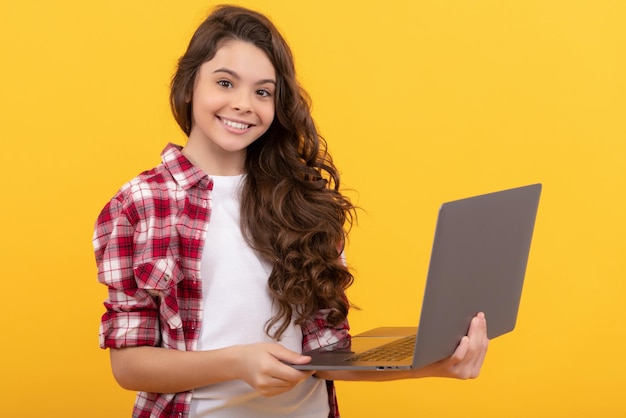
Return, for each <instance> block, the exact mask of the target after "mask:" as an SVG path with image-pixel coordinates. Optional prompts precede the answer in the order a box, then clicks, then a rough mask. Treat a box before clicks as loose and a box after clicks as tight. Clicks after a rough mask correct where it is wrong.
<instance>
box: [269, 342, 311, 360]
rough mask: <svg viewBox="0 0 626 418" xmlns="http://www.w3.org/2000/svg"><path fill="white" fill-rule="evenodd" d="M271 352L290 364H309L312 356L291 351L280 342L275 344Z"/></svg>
mask: <svg viewBox="0 0 626 418" xmlns="http://www.w3.org/2000/svg"><path fill="white" fill-rule="evenodd" d="M270 354H271V355H273V356H274V357H276V358H277V359H278V360H280V361H283V362H285V363H290V364H307V363H309V362H310V361H311V357H309V356H305V355H302V354H300V353H297V352H295V351H291V350H289V349H287V348H285V347H283V346H282V345H280V344H275V345H273V346H272V348H271V349H270Z"/></svg>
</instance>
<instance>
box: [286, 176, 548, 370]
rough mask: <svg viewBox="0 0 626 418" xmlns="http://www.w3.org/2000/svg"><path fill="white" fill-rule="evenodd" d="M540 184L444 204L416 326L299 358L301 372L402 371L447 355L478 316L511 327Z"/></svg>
mask: <svg viewBox="0 0 626 418" xmlns="http://www.w3.org/2000/svg"><path fill="white" fill-rule="evenodd" d="M540 194H541V184H533V185H529V186H524V187H519V188H515V189H510V190H504V191H499V192H495V193H490V194H485V195H481V196H475V197H470V198H467V199H461V200H456V201H453V202H448V203H444V204H443V205H442V206H441V209H440V211H439V217H438V220H437V227H436V231H435V239H434V243H433V248H432V253H431V258H430V266H429V269H428V277H427V280H426V289H425V291H424V297H423V302H422V312H421V315H420V320H419V326H418V327H385V328H376V329H373V330H370V331H367V332H364V333H361V334H358V335H356V336H353V337H352V338H350V339H346V340H344V341H341V342H339V343H337V344H333V345H330V346H327V347H323V348H320V349H318V350H314V351H311V352H307V353H305V354H307V355H310V356H311V357H312V361H311V363H309V364H305V365H294V367H295V368H297V369H300V370H344V369H350V370H402V369H411V368H419V367H422V366H425V365H427V364H430V363H433V362H435V361H438V360H441V359H443V358H446V357H448V356H450V355H451V354H452V353H453V352H454V350H455V349H456V347H457V345H458V344H459V342H460V340H461V338H462V337H463V336H464V335H466V334H467V331H468V329H469V324H470V321H471V319H472V317H474V316H475V315H476V314H477V313H478V312H484V313H485V316H486V318H487V336H488V337H489V338H490V339H493V338H495V337H498V336H500V335H502V334H505V333H507V332H510V331H512V330H513V328H515V323H516V320H517V312H518V308H519V303H520V297H521V293H522V284H523V282H524V275H525V273H526V264H527V261H528V254H529V251H530V243H531V238H532V235H533V229H534V225H535V217H536V214H537V207H538V205H539V196H540Z"/></svg>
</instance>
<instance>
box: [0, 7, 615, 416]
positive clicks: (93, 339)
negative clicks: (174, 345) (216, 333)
mask: <svg viewBox="0 0 626 418" xmlns="http://www.w3.org/2000/svg"><path fill="white" fill-rule="evenodd" d="M239 3H240V4H243V5H247V6H251V7H254V8H257V9H259V10H261V11H263V12H265V13H267V14H268V15H269V16H270V17H271V18H272V19H273V20H274V21H275V22H276V24H277V26H278V27H279V28H280V29H281V30H282V32H283V33H284V34H285V36H286V38H287V39H288V41H289V42H290V44H291V46H292V48H293V50H294V53H295V56H296V60H297V61H296V64H297V67H298V70H299V74H300V79H301V81H302V82H303V84H304V85H305V87H306V88H307V89H308V91H309V92H310V93H311V95H312V97H313V103H314V115H315V117H316V121H317V123H318V125H319V127H320V130H321V132H322V133H323V134H324V135H325V137H326V138H327V139H328V141H329V143H330V146H331V151H332V152H333V153H334V156H335V160H336V162H337V164H338V165H339V166H340V169H341V170H342V173H343V182H344V185H345V186H346V187H348V188H351V189H354V190H355V191H354V192H350V195H351V196H352V197H353V198H354V200H355V201H356V202H357V203H358V204H359V205H360V206H362V207H363V208H364V211H362V212H361V214H360V224H359V226H358V227H357V228H356V229H355V230H354V232H353V235H352V239H351V242H350V245H349V248H348V257H349V261H350V263H351V264H352V265H353V266H354V268H355V273H356V277H357V279H356V284H355V285H354V287H353V288H352V289H351V291H350V297H351V299H352V300H353V302H354V303H356V304H357V305H359V306H360V307H361V308H362V310H361V311H354V312H353V313H352V314H351V323H352V328H353V330H354V331H355V332H358V331H362V330H364V329H366V328H368V327H370V326H375V325H380V324H388V323H394V324H397V325H411V324H414V323H415V322H416V320H417V316H418V315H419V308H420V303H421V293H422V289H423V285H424V277H425V275H426V269H427V263H428V257H429V252H430V245H431V243H432V236H433V232H434V223H435V217H436V213H437V209H438V207H439V205H440V203H441V202H443V201H446V200H452V199H456V198H461V197H465V196H469V195H473V194H478V193H484V192H490V191H493V190H497V189H501V188H508V187H514V186H519V185H523V184H528V183H534V182H542V183H543V184H544V191H543V196H542V200H541V204H540V210H539V215H538V219H537V226H536V230H535V235H534V240H533V246H532V250H531V257H530V261H529V265H528V271H527V276H526V279H527V281H526V284H525V287H524V294H523V297H522V305H521V308H520V313H519V320H518V326H517V328H516V330H515V331H514V332H513V333H511V334H508V335H506V336H503V337H501V338H499V339H496V340H494V341H493V342H492V344H491V346H490V350H489V355H488V358H487V361H486V364H485V367H484V369H483V374H482V376H481V377H480V378H479V379H478V380H475V381H467V382H460V381H451V380H441V379H424V380H419V381H403V382H393V383H383V384H375V383H339V385H338V390H339V395H340V405H341V408H342V411H343V415H344V416H345V417H370V416H371V417H374V416H377V417H378V416H397V417H413V416H422V417H452V416H464V417H618V416H626V406H625V403H624V398H623V395H624V388H625V387H626V378H625V375H626V360H625V358H626V356H625V355H624V353H625V348H624V347H625V346H626V336H625V335H626V333H625V327H624V324H625V322H626V308H625V306H626V304H625V302H624V296H625V293H626V284H625V279H624V267H625V262H624V260H625V258H626V257H625V256H626V221H624V214H625V213H626V198H625V197H624V192H625V190H624V185H625V182H626V168H625V164H624V159H625V157H626V123H625V116H626V103H625V100H626V99H625V98H626V82H625V77H624V75H625V74H626V25H625V24H624V22H625V21H626V2H623V1H620V0H614V1H609V0H585V1H583V0H578V1H577V0H554V1H549V0H524V1H521V0H520V1H513V0H511V1H498V0H490V1H484V0H474V1H466V0H456V1H444V0H428V1H425V0H419V1H409V0H407V1H393V0H388V1H380V2H363V1H337V0H332V1H331V0H315V1H313V0H312V1H292V0H276V1H269V0H268V1H261V0H254V1H253V0H250V1H241V2H239ZM213 4H214V3H212V2H211V1H200V0H194V1H176V2H175V1H169V0H158V1H155V0H151V1H147V0H133V1H126V0H111V1H98V2H95V1H88V0H80V1H79V0H58V1H43V0H40V1H17V0H13V1H9V0H2V1H1V2H0V52H1V55H0V56H1V60H2V62H1V67H0V71H1V73H0V74H1V81H2V93H1V98H2V100H1V101H0V119H1V121H2V122H1V123H0V138H1V139H2V151H3V153H2V162H1V164H0V170H1V175H2V184H3V187H2V193H3V197H2V205H0V207H1V209H0V211H1V212H0V223H1V224H0V231H2V232H1V234H2V240H1V244H0V245H1V247H0V257H1V263H0V265H1V266H2V272H1V273H0V277H1V278H2V292H1V296H0V300H1V302H0V318H1V319H2V329H1V331H0V335H1V336H0V338H1V339H2V341H1V343H0V353H1V355H0V375H1V378H0V397H1V398H2V406H1V407H0V410H1V412H0V415H2V416H6V417H12V418H18V417H56V416H58V417H61V416H63V417H90V418H97V417H114V416H117V417H122V416H130V412H129V411H130V409H131V404H132V401H133V398H134V395H133V394H132V393H129V392H125V391H123V390H122V389H120V388H118V386H117V385H116V383H115V382H114V380H113V379H112V377H111V373H110V370H109V364H108V353H107V352H105V351H102V350H100V349H99V348H98V338H97V331H98V323H99V316H100V315H101V314H102V312H103V308H102V301H103V299H104V298H105V294H106V292H105V289H104V287H102V286H101V285H99V284H97V282H96V270H95V263H94V260H93V255H92V250H91V233H92V227H93V223H94V221H95V218H96V216H97V214H98V212H99V211H100V209H101V208H102V206H103V205H104V204H105V203H106V201H107V200H108V199H109V198H110V197H111V196H112V194H113V193H114V192H115V191H116V190H117V188H118V187H119V186H121V184H122V183H123V182H125V181H127V180H128V179H130V178H131V177H133V176H134V175H135V174H137V173H138V172H139V171H142V170H144V169H147V168H150V167H152V166H154V165H155V164H157V163H158V162H159V157H158V155H159V152H160V151H161V149H162V148H163V147H164V145H165V144H166V142H168V141H173V142H178V143H183V137H182V135H181V134H180V133H179V131H178V129H177V127H176V126H175V124H174V122H173V119H172V117H171V116H170V113H169V108H168V101H167V95H168V83H169V78H170V76H171V74H172V71H173V68H174V65H175V62H176V59H177V58H178V57H179V56H180V55H181V54H182V53H183V51H184V49H185V47H186V44H187V42H188V40H189V37H190V36H191V34H192V32H193V31H194V29H195V27H196V26H197V25H198V24H199V23H200V21H201V20H202V19H203V17H204V16H205V13H206V11H207V10H209V9H210V7H211V6H212V5H213ZM390 295H394V296H393V297H391V298H386V296H390ZM416 295H420V296H417V297H416Z"/></svg>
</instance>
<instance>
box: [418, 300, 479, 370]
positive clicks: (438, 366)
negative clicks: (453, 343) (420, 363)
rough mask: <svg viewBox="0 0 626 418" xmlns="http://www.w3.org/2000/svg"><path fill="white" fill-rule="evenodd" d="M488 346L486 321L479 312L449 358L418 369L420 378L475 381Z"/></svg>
mask: <svg viewBox="0 0 626 418" xmlns="http://www.w3.org/2000/svg"><path fill="white" fill-rule="evenodd" d="M488 346H489V339H488V338H487V321H486V319H485V314H484V313H482V312H481V313H479V314H478V315H476V316H475V317H474V318H472V322H471V324H470V328H469V331H468V333H467V335H466V336H465V337H463V338H462V339H461V342H460V343H459V345H458V347H457V348H456V350H455V351H454V353H453V354H452V355H451V356H450V357H448V358H446V359H443V360H441V361H438V362H436V363H433V364H431V365H428V366H426V367H424V368H422V369H419V373H420V375H422V376H432V377H451V378H456V379H475V378H477V377H478V375H479V374H480V370H481V368H482V365H483V361H484V360H485V355H486V354H487V348H488Z"/></svg>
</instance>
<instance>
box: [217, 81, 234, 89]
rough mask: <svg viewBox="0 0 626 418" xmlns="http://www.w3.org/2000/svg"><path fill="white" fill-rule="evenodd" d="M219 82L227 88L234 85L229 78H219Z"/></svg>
mask: <svg viewBox="0 0 626 418" xmlns="http://www.w3.org/2000/svg"><path fill="white" fill-rule="evenodd" d="M217 84H218V85H220V86H222V87H225V88H227V89H228V88H231V87H233V83H231V82H230V81H228V80H218V81H217Z"/></svg>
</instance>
